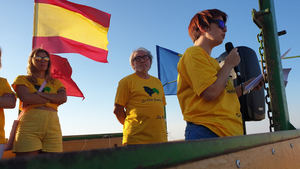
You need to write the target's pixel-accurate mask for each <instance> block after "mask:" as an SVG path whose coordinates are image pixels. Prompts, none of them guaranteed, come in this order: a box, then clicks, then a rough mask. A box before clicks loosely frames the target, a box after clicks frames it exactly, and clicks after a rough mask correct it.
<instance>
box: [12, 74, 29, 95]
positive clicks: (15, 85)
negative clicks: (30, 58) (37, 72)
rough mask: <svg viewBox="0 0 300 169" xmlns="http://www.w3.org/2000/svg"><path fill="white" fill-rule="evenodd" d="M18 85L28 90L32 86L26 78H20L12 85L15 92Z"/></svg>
mask: <svg viewBox="0 0 300 169" xmlns="http://www.w3.org/2000/svg"><path fill="white" fill-rule="evenodd" d="M17 85H25V86H26V87H27V88H30V86H31V85H32V84H31V83H30V82H29V81H28V80H27V79H26V76H18V77H17V78H16V79H15V80H14V82H13V84H12V85H11V86H12V88H13V89H14V90H15V91H16V87H17Z"/></svg>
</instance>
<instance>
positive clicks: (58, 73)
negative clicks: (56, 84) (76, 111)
mask: <svg viewBox="0 0 300 169" xmlns="http://www.w3.org/2000/svg"><path fill="white" fill-rule="evenodd" d="M50 60H51V76H52V77H53V78H56V79H59V80H60V81H61V82H62V83H63V85H64V86H65V88H66V92H67V95H68V96H76V97H82V98H83V99H84V96H83V93H82V92H81V91H80V89H79V88H78V86H77V85H76V83H75V82H74V81H73V80H72V78H71V76H72V68H71V66H70V64H69V62H68V60H67V59H66V58H63V57H60V56H58V55H50Z"/></svg>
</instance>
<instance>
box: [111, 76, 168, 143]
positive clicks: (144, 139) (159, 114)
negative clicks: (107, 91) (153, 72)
mask: <svg viewBox="0 0 300 169" xmlns="http://www.w3.org/2000/svg"><path fill="white" fill-rule="evenodd" d="M115 103H116V104H119V105H121V106H124V107H125V109H126V119H125V122H124V126H123V144H147V143H159V142H166V141H167V131H166V122H165V117H164V105H166V100H165V95H164V91H163V87H162V84H161V82H160V80H159V79H157V78H155V77H153V76H150V78H149V79H143V78H140V77H139V76H137V75H136V74H135V73H134V74H131V75H129V76H127V77H125V78H123V79H122V80H120V82H119V86H118V90H117V93H116V98H115Z"/></svg>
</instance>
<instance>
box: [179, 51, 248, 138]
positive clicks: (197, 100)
mask: <svg viewBox="0 0 300 169" xmlns="http://www.w3.org/2000/svg"><path fill="white" fill-rule="evenodd" d="M177 69H178V79H177V85H178V86H177V97H178V100H179V103H180V107H181V110H182V114H183V117H184V120H185V121H188V122H192V123H194V124H197V125H204V126H206V127H208V128H209V129H210V130H212V131H213V132H214V133H216V134H217V135H218V136H236V135H242V134H243V124H242V115H241V113H240V103H239V100H238V97H237V94H236V92H235V88H234V86H233V81H232V79H230V78H229V79H228V82H227V85H226V88H225V90H224V91H223V92H222V93H221V95H220V96H219V97H218V98H217V99H215V100H213V101H209V102H207V101H205V100H204V99H203V98H202V97H201V96H200V94H201V93H202V92H203V91H204V90H205V89H206V88H207V87H209V86H210V85H212V84H213V83H214V82H215V81H216V80H217V73H218V71H219V70H220V66H219V64H218V62H217V61H216V60H215V59H214V58H212V57H210V56H209V55H208V54H207V52H206V51H205V50H203V49H202V48H201V47H198V46H193V47H190V48H188V49H187V50H186V51H185V53H184V55H183V56H182V58H181V59H180V61H179V63H178V67H177Z"/></svg>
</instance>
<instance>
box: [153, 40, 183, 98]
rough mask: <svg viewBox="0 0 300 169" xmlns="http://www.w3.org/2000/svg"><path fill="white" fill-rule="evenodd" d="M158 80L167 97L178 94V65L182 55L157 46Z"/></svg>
mask: <svg viewBox="0 0 300 169" xmlns="http://www.w3.org/2000/svg"><path fill="white" fill-rule="evenodd" d="M156 54H157V67H158V78H159V79H160V81H161V83H162V85H163V86H164V92H165V95H176V93H177V74H178V72H177V63H178V62H179V59H180V57H181V56H182V55H181V54H179V53H177V52H174V51H171V50H169V49H166V48H163V47H160V46H157V45H156Z"/></svg>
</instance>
